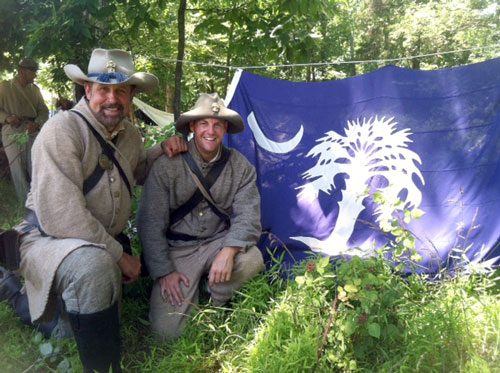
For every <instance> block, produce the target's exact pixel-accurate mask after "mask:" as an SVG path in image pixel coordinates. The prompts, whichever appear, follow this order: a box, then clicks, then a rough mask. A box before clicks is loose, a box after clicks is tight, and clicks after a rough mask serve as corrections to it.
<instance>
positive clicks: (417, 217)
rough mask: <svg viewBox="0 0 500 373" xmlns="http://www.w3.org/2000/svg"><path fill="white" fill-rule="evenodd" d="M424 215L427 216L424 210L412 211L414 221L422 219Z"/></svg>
mask: <svg viewBox="0 0 500 373" xmlns="http://www.w3.org/2000/svg"><path fill="white" fill-rule="evenodd" d="M423 214H425V212H423V211H422V210H420V209H414V210H412V212H411V217H412V218H413V219H420V217H421V216H422V215H423Z"/></svg>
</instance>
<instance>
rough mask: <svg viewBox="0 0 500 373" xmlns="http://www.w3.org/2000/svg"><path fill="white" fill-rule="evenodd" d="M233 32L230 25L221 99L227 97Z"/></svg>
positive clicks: (232, 26) (232, 25) (232, 27)
mask: <svg viewBox="0 0 500 373" xmlns="http://www.w3.org/2000/svg"><path fill="white" fill-rule="evenodd" d="M233 32H234V24H233V23H231V31H230V34H229V43H228V46H227V54H226V66H227V68H226V74H225V76H224V96H222V97H226V96H227V86H228V85H229V73H230V72H231V69H230V68H229V66H231V57H232V56H231V50H232V48H231V47H232V41H233Z"/></svg>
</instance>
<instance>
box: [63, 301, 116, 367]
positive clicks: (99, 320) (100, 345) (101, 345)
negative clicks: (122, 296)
mask: <svg viewBox="0 0 500 373" xmlns="http://www.w3.org/2000/svg"><path fill="white" fill-rule="evenodd" d="M118 312H119V311H118V303H115V304H113V305H112V306H111V307H109V308H107V309H105V310H103V311H99V312H95V313H87V314H83V313H76V312H68V315H69V321H70V323H71V327H72V328H73V334H74V335H75V340H76V344H77V346H78V352H79V354H80V360H81V362H82V365H83V370H84V372H86V373H93V372H105V373H108V372H109V368H110V367H111V368H113V373H119V372H121V370H120V323H119V314H118Z"/></svg>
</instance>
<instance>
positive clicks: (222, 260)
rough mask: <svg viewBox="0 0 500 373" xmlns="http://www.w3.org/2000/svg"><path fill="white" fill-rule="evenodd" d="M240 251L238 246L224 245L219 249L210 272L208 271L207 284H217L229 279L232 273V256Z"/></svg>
mask: <svg viewBox="0 0 500 373" xmlns="http://www.w3.org/2000/svg"><path fill="white" fill-rule="evenodd" d="M239 252H240V248H239V247H231V246H226V247H223V248H222V249H221V251H219V253H218V254H217V256H216V257H215V259H214V261H213V263H212V267H210V272H209V273H208V284H209V285H210V286H213V284H219V283H221V282H225V281H229V280H231V275H232V273H233V265H234V257H235V256H236V255H237V254H238V253H239Z"/></svg>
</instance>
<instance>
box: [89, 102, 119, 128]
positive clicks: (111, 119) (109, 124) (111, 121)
mask: <svg viewBox="0 0 500 373" xmlns="http://www.w3.org/2000/svg"><path fill="white" fill-rule="evenodd" d="M112 108H117V109H118V111H119V112H120V115H119V116H107V115H106V114H104V110H105V109H112ZM123 110H124V109H123V105H121V104H116V105H102V106H100V107H99V111H98V112H94V115H95V117H96V119H97V120H98V121H99V122H100V123H101V124H103V125H104V126H105V127H106V128H108V129H111V130H113V129H114V128H115V127H116V126H117V125H118V124H119V123H120V122H121V121H122V120H123V118H125V114H124V112H123Z"/></svg>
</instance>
